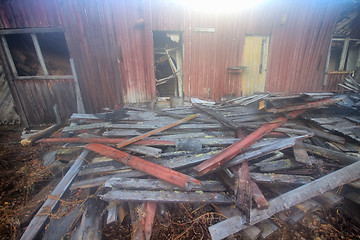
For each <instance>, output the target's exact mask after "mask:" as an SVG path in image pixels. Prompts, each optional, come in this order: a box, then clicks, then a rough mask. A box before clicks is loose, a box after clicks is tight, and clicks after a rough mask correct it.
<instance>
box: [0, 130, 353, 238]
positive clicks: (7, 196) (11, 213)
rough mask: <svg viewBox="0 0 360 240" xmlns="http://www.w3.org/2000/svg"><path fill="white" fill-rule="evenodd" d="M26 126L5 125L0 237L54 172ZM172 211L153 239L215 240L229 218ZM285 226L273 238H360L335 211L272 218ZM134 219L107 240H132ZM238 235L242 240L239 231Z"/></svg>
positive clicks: (15, 229) (181, 208)
mask: <svg viewBox="0 0 360 240" xmlns="http://www.w3.org/2000/svg"><path fill="white" fill-rule="evenodd" d="M21 132H22V128H21V127H20V126H14V127H0V146H1V148H0V171H1V173H0V239H19V237H20V234H21V231H22V229H21V226H20V220H19V216H21V214H22V210H23V209H24V206H26V204H27V203H28V202H29V200H30V199H31V197H32V196H34V195H35V194H36V193H37V192H39V191H40V190H41V188H42V187H44V186H45V185H46V184H48V183H49V182H50V181H51V180H52V179H53V176H52V174H51V172H50V171H49V170H48V169H46V168H44V167H43V166H42V165H41V156H42V155H43V154H44V153H45V152H46V151H49V150H51V149H50V148H49V147H48V146H44V145H35V146H32V147H23V146H21V145H20V136H21ZM166 209H167V215H166V217H165V218H163V219H159V218H156V219H155V223H154V228H153V234H152V239H210V236H209V233H208V231H207V227H208V226H210V225H212V224H214V223H216V222H218V221H221V220H223V219H224V217H223V216H221V214H219V213H217V212H216V210H215V208H214V207H213V206H212V205H187V204H171V205H168V207H167V208H166ZM273 220H275V222H276V223H277V224H278V225H279V227H280V230H278V231H277V232H275V233H274V234H273V235H272V236H270V238H269V239H286V240H287V239H360V228H359V225H358V224H356V223H355V222H354V221H353V220H351V219H350V218H348V217H346V216H344V215H343V214H342V212H341V204H340V205H338V206H337V207H336V208H333V209H330V210H329V209H326V210H320V211H317V212H315V213H314V214H308V215H306V217H305V218H304V219H302V220H301V221H300V222H299V223H297V224H296V225H290V224H286V223H285V224H284V223H281V222H280V221H277V219H273ZM130 222H131V221H130V217H129V216H126V217H125V219H124V222H123V224H122V225H120V224H119V222H115V223H112V224H109V225H107V226H105V227H104V229H103V238H104V239H130V238H131V224H130ZM233 237H234V239H243V236H241V235H240V234H236V235H234V236H233Z"/></svg>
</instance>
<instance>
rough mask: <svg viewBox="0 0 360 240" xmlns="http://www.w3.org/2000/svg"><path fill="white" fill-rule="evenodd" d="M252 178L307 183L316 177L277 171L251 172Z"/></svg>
mask: <svg viewBox="0 0 360 240" xmlns="http://www.w3.org/2000/svg"><path fill="white" fill-rule="evenodd" d="M250 176H251V178H252V179H253V180H254V181H255V182H259V183H285V184H307V183H309V182H311V181H312V180H313V179H314V178H313V177H310V176H302V175H287V174H276V173H253V172H252V173H250Z"/></svg>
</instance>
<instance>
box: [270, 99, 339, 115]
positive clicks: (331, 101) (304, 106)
mask: <svg viewBox="0 0 360 240" xmlns="http://www.w3.org/2000/svg"><path fill="white" fill-rule="evenodd" d="M342 100H344V97H339V98H328V99H322V100H319V101H315V102H308V103H305V104H301V105H295V106H289V107H283V108H270V109H267V110H266V111H267V112H271V113H281V112H289V111H296V110H301V109H309V108H317V107H322V106H328V105H332V104H335V103H338V102H340V101H342Z"/></svg>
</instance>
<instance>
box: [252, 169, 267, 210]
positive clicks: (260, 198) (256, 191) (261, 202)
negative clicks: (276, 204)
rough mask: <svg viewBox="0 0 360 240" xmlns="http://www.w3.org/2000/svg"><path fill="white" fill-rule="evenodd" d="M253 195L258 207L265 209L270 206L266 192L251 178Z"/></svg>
mask: <svg viewBox="0 0 360 240" xmlns="http://www.w3.org/2000/svg"><path fill="white" fill-rule="evenodd" d="M250 175H251V173H250ZM250 188H251V196H252V198H253V199H254V201H255V203H256V206H257V208H259V209H265V208H268V207H269V203H268V201H267V200H266V198H265V196H264V194H263V193H262V192H261V190H260V188H259V186H258V185H257V184H256V183H255V182H254V181H252V180H250Z"/></svg>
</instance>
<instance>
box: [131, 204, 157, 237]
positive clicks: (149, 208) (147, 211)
mask: <svg viewBox="0 0 360 240" xmlns="http://www.w3.org/2000/svg"><path fill="white" fill-rule="evenodd" d="M138 209H139V210H140V211H139V212H137V219H136V222H135V224H134V225H133V232H132V234H131V235H132V237H131V239H134V240H150V237H151V233H152V226H153V223H154V218H155V212H156V203H155V202H144V203H143V204H142V205H141V207H139V208H138Z"/></svg>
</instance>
